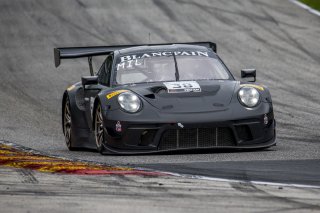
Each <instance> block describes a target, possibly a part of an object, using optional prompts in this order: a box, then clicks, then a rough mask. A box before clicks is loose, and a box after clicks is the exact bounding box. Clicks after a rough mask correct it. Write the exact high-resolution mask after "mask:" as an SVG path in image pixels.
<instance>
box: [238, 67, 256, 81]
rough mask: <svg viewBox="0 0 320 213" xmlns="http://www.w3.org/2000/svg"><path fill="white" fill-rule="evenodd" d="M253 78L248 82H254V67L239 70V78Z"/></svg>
mask: <svg viewBox="0 0 320 213" xmlns="http://www.w3.org/2000/svg"><path fill="white" fill-rule="evenodd" d="M251 77H252V78H253V81H249V82H255V81H256V69H242V70H241V78H251Z"/></svg>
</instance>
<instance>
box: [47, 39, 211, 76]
mask: <svg viewBox="0 0 320 213" xmlns="http://www.w3.org/2000/svg"><path fill="white" fill-rule="evenodd" d="M172 44H189V45H199V46H204V47H207V48H210V49H212V50H213V51H214V52H215V53H216V52H217V45H216V44H215V43H213V42H186V43H164V44H136V45H118V46H93V47H61V48H54V50H53V51H54V64H55V66H56V67H58V66H59V65H60V64H61V59H72V58H82V57H88V62H89V66H90V73H91V75H93V71H92V63H91V61H92V57H93V56H99V55H109V54H110V53H112V52H113V51H115V50H121V49H125V48H130V47H137V46H158V45H172Z"/></svg>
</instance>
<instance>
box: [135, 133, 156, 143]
mask: <svg viewBox="0 0 320 213" xmlns="http://www.w3.org/2000/svg"><path fill="white" fill-rule="evenodd" d="M156 132H157V130H145V131H143V132H142V133H141V136H140V143H139V145H140V146H148V145H149V144H150V143H152V141H153V138H154V136H155V134H156Z"/></svg>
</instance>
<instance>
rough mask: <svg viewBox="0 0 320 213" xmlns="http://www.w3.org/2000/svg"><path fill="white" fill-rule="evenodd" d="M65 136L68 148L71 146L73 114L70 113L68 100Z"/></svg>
mask: <svg viewBox="0 0 320 213" xmlns="http://www.w3.org/2000/svg"><path fill="white" fill-rule="evenodd" d="M63 124H64V136H65V140H66V144H67V146H68V147H70V145H71V113H70V104H69V100H68V99H67V101H66V104H65V108H64V121H63Z"/></svg>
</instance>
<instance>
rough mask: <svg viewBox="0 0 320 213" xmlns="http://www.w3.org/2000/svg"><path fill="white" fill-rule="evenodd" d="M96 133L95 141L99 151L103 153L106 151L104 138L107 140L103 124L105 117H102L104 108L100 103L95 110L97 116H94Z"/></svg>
mask: <svg viewBox="0 0 320 213" xmlns="http://www.w3.org/2000/svg"><path fill="white" fill-rule="evenodd" d="M94 133H95V134H94V135H95V141H96V145H97V150H98V152H100V153H102V152H103V151H104V146H103V143H104V140H105V132H104V126H103V117H102V109H101V105H100V104H98V105H97V107H96V111H95V118H94Z"/></svg>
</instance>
